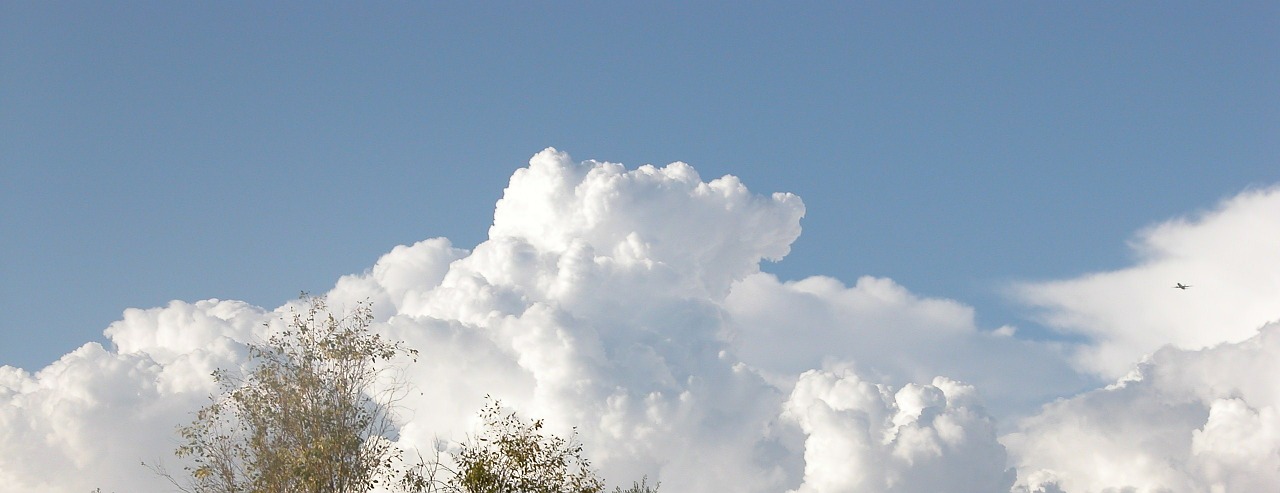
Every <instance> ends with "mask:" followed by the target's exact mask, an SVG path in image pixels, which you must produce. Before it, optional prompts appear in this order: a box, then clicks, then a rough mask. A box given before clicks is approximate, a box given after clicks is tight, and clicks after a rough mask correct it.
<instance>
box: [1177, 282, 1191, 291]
mask: <svg viewBox="0 0 1280 493" xmlns="http://www.w3.org/2000/svg"><path fill="white" fill-rule="evenodd" d="M1189 287H1191V285H1189V284H1183V283H1178V284H1177V285H1176V286H1174V287H1173V289H1181V290H1183V291H1186V290H1187V288H1189Z"/></svg>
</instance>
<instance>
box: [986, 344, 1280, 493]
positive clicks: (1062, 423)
mask: <svg viewBox="0 0 1280 493" xmlns="http://www.w3.org/2000/svg"><path fill="white" fill-rule="evenodd" d="M1276 375H1280V324H1272V325H1269V326H1267V327H1265V328H1264V329H1262V330H1261V331H1260V333H1258V334H1257V335H1255V336H1254V337H1252V338H1250V339H1247V340H1245V341H1243V342H1240V343H1224V344H1221V345H1218V346H1215V347H1213V348H1210V349H1204V350H1182V349H1176V348H1172V347H1167V348H1164V349H1161V350H1160V351H1157V352H1156V353H1155V354H1154V355H1152V356H1151V357H1150V358H1149V359H1148V360H1147V361H1145V362H1143V363H1142V364H1141V365H1139V366H1138V368H1137V369H1136V370H1135V371H1134V372H1133V373H1132V374H1130V375H1128V376H1127V377H1126V378H1125V379H1122V380H1120V381H1119V382H1117V383H1116V384H1115V385H1112V386H1109V387H1108V388H1105V389H1100V390H1096V391H1093V392H1089V393H1085V394H1082V395H1079V396H1077V397H1074V398H1071V399H1067V400H1063V401H1059V402H1055V403H1053V404H1050V405H1048V406H1046V407H1045V409H1044V412H1043V413H1041V414H1040V415H1038V416H1036V417H1034V418H1031V419H1028V420H1027V421H1026V422H1024V423H1022V425H1021V430H1020V431H1019V432H1017V433H1013V434H1010V435H1008V436H1006V437H1004V438H1003V441H1004V443H1005V444H1006V445H1007V446H1008V447H1009V449H1010V452H1011V453H1012V455H1013V457H1015V465H1016V466H1017V469H1018V474H1019V484H1020V486H1021V487H1023V488H1026V489H1028V490H1030V491H1037V490H1042V491H1055V490H1054V489H1053V488H1058V489H1060V490H1062V491H1071V492H1077V491H1078V492H1101V491H1169V492H1174V493H1180V492H1202V491H1210V492H1231V491H1267V490H1268V489H1269V488H1273V487H1274V486H1275V485H1277V484H1280V414H1278V413H1277V411H1278V410H1280V386H1277V385H1276V384H1277V379H1276ZM1125 488H1132V489H1133V490H1126V489H1125Z"/></svg>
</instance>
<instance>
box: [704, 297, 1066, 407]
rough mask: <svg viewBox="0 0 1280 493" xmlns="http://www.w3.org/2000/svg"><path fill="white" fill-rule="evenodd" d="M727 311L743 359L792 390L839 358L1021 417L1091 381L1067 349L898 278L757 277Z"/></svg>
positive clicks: (886, 377) (889, 378) (887, 378)
mask: <svg viewBox="0 0 1280 493" xmlns="http://www.w3.org/2000/svg"><path fill="white" fill-rule="evenodd" d="M725 309H726V311H727V312H728V314H729V315H730V316H731V317H732V319H733V322H732V324H733V328H734V331H735V332H734V336H733V347H734V350H735V352H736V354H738V355H739V356H740V357H741V358H742V360H743V361H744V362H746V363H747V364H749V365H751V366H752V367H754V368H757V369H759V370H761V371H762V372H764V373H765V374H767V375H775V376H778V378H779V380H780V381H781V382H780V385H783V386H785V385H789V384H790V382H791V381H794V379H795V375H799V374H800V373H802V372H804V371H806V370H808V369H812V368H824V367H825V366H826V365H828V364H830V363H833V362H834V363H839V364H841V365H852V366H853V367H856V368H857V370H858V371H859V372H860V373H863V374H867V375H874V376H875V378H876V379H877V381H881V382H898V383H905V382H927V381H929V380H930V379H932V378H933V377H934V376H936V375H947V376H949V377H952V378H956V379H960V380H964V381H966V382H970V383H973V384H975V385H978V386H979V388H982V389H983V393H984V394H985V395H986V397H987V398H988V399H990V400H991V402H992V403H994V404H996V405H998V407H1000V408H1001V409H1002V412H1003V413H1005V414H1008V413H1013V414H1017V413H1022V412H1031V411H1034V409H1035V408H1036V407H1038V406H1039V405H1040V404H1042V403H1043V402H1044V401H1045V400H1047V399H1051V398H1053V397H1057V396H1061V395H1065V394H1068V393H1073V392H1074V391H1076V390H1077V389H1080V388H1085V386H1087V385H1088V384H1089V380H1088V379H1086V378H1082V377H1081V376H1080V375H1077V374H1076V373H1075V372H1074V371H1073V370H1072V369H1071V368H1070V367H1069V366H1068V365H1067V364H1066V361H1065V359H1064V358H1063V356H1062V352H1061V351H1060V350H1059V349H1058V348H1056V347H1054V346H1052V345H1048V344H1043V343H1037V342H1032V341H1025V340H1019V339H1016V338H1013V337H1010V335H1009V332H1008V330H1007V328H1001V329H997V330H981V329H980V328H978V327H977V326H976V325H975V324H974V313H973V308H971V307H969V306H967V305H964V304H962V303H959V302H957V301H954V300H947V299H936V298H922V297H919V296H916V295H914V294H912V293H911V292H910V291H908V290H907V289H906V288H905V287H903V286H901V285H899V284H897V283H895V282H894V281H893V280H891V279H886V278H876V277H869V276H864V277H862V278H860V279H858V280H857V282H856V283H855V284H854V285H853V286H846V285H844V283H842V282H840V281H839V280H837V279H833V278H830V277H823V276H814V277H810V278H807V279H802V280H799V281H791V282H780V281H779V280H778V279H777V278H776V277H774V276H773V275H770V274H764V273H758V274H753V275H751V276H748V277H747V278H745V279H743V280H742V281H741V282H739V283H737V284H735V285H734V287H733V291H732V293H731V294H730V295H729V297H728V299H727V300H726V302H725Z"/></svg>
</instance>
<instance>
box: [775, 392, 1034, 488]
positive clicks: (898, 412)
mask: <svg viewBox="0 0 1280 493" xmlns="http://www.w3.org/2000/svg"><path fill="white" fill-rule="evenodd" d="M975 394H976V392H975V390H974V388H973V387H971V386H968V385H965V384H962V383H959V382H955V381H952V380H950V379H947V378H943V377H938V378H935V379H933V381H932V383H931V384H928V385H919V384H908V385H906V386H904V387H902V388H901V389H898V390H896V391H895V390H894V389H893V388H891V387H889V386H886V385H882V384H872V383H869V382H865V381H863V380H862V379H861V378H859V377H858V376H857V375H856V374H854V373H852V372H849V371H847V370H846V371H841V372H838V373H836V372H827V371H809V372H806V373H804V374H803V375H801V377H800V380H799V382H797V383H796V386H795V390H793V391H792V393H791V397H790V399H788V400H787V403H786V406H785V411H784V412H785V414H784V415H785V417H787V418H788V419H790V420H792V421H795V422H796V423H798V424H799V425H800V427H801V428H802V429H803V430H804V433H805V435H806V438H805V470H804V483H803V484H801V485H800V487H799V488H797V489H795V490H793V491H794V492H795V493H835V492H907V491H919V492H924V491H953V490H956V489H957V485H963V486H959V488H960V489H963V490H964V491H1007V490H1008V489H1009V486H1010V485H1011V484H1012V483H1013V479H1014V477H1013V474H1014V473H1013V471H1012V470H1009V469H1006V467H1005V450H1004V447H1003V446H1001V445H1000V443H999V442H997V441H996V432H995V424H994V421H993V420H992V419H991V418H990V417H989V416H987V414H986V412H985V411H984V410H983V408H982V406H981V405H980V403H979V402H978V400H977V399H976V395H975Z"/></svg>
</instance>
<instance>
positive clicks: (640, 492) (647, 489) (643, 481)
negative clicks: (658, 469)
mask: <svg viewBox="0 0 1280 493" xmlns="http://www.w3.org/2000/svg"><path fill="white" fill-rule="evenodd" d="M659 486H662V483H658V484H655V485H653V486H649V477H648V476H645V477H643V478H640V482H638V483H637V482H634V481H633V482H632V483H631V487H630V488H627V489H625V490H624V489H622V487H621V486H615V487H613V493H658V487H659Z"/></svg>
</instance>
